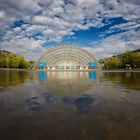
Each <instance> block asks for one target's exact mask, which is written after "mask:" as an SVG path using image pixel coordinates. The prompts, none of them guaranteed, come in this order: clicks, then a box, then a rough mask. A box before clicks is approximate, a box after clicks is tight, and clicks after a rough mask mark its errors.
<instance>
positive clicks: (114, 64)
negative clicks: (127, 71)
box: [104, 56, 121, 69]
mask: <svg viewBox="0 0 140 140" xmlns="http://www.w3.org/2000/svg"><path fill="white" fill-rule="evenodd" d="M120 66H121V61H120V59H119V58H118V57H117V56H113V57H111V58H108V59H107V60H106V61H105V63H104V67H105V68H106V69H117V68H120Z"/></svg>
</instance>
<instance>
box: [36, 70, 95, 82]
mask: <svg viewBox="0 0 140 140" xmlns="http://www.w3.org/2000/svg"><path fill="white" fill-rule="evenodd" d="M47 78H49V79H59V80H74V79H76V80H78V79H80V78H87V79H91V80H96V71H90V72H67V71H64V72H54V71H52V72H46V71H39V72H38V79H39V80H47Z"/></svg>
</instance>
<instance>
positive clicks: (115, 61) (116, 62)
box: [99, 51, 140, 69]
mask: <svg viewBox="0 0 140 140" xmlns="http://www.w3.org/2000/svg"><path fill="white" fill-rule="evenodd" d="M99 62H100V63H101V65H102V68H103V69H121V68H122V69H124V68H128V69H131V68H140V52H130V51H126V52H125V53H124V54H122V55H120V56H112V57H110V58H107V59H101V60H100V61H99Z"/></svg>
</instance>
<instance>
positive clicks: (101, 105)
mask: <svg viewBox="0 0 140 140" xmlns="http://www.w3.org/2000/svg"><path fill="white" fill-rule="evenodd" d="M0 139H1V140H53V139H54V140H140V73H139V72H94V71H93V72H44V71H37V72H25V71H8V70H6V71H4V70H3V71H2V70H1V71H0Z"/></svg>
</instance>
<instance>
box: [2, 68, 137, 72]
mask: <svg viewBox="0 0 140 140" xmlns="http://www.w3.org/2000/svg"><path fill="white" fill-rule="evenodd" d="M0 70H10V71H48V72H51V71H52V72H58V71H67V72H69V71H70V72H71V71H73V72H75V71H101V72H140V68H137V69H131V70H129V69H112V70H103V69H89V70H43V69H36V70H33V69H14V68H0Z"/></svg>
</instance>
